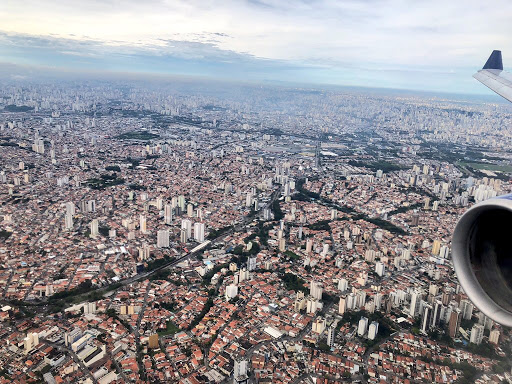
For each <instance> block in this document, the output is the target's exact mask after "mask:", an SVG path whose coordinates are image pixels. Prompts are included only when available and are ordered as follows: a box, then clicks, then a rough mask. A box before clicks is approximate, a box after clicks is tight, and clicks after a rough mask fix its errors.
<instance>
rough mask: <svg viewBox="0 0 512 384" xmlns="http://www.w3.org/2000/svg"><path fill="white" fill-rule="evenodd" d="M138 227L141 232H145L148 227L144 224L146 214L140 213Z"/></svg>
mask: <svg viewBox="0 0 512 384" xmlns="http://www.w3.org/2000/svg"><path fill="white" fill-rule="evenodd" d="M139 227H140V231H141V232H142V233H147V231H148V228H147V226H146V216H144V215H140V218H139Z"/></svg>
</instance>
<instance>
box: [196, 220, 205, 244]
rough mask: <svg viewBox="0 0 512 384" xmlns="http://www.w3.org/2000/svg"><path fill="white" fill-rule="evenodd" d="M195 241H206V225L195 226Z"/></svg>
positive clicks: (197, 224)
mask: <svg viewBox="0 0 512 384" xmlns="http://www.w3.org/2000/svg"><path fill="white" fill-rule="evenodd" d="M194 240H195V241H197V242H199V243H202V242H203V241H204V223H195V224H194Z"/></svg>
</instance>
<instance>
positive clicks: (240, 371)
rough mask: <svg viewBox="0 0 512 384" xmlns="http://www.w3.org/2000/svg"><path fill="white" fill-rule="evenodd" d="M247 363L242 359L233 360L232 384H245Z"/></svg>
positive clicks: (246, 380)
mask: <svg viewBox="0 0 512 384" xmlns="http://www.w3.org/2000/svg"><path fill="white" fill-rule="evenodd" d="M247 370H248V362H247V360H246V359H245V358H243V357H237V358H235V365H234V369H233V384H247V382H248V379H249V378H248V377H247Z"/></svg>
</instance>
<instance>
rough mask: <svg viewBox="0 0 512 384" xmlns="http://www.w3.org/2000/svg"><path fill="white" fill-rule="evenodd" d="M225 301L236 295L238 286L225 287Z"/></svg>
mask: <svg viewBox="0 0 512 384" xmlns="http://www.w3.org/2000/svg"><path fill="white" fill-rule="evenodd" d="M225 295H226V300H230V299H232V298H234V297H236V295H238V286H236V285H235V284H230V285H228V286H227V287H226V293H225Z"/></svg>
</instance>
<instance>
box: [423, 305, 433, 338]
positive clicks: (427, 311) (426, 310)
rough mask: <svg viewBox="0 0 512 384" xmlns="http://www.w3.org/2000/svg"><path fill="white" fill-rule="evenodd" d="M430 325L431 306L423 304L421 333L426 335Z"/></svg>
mask: <svg viewBox="0 0 512 384" xmlns="http://www.w3.org/2000/svg"><path fill="white" fill-rule="evenodd" d="M431 324H432V306H431V305H430V304H425V305H424V306H423V314H422V318H421V332H423V333H427V331H428V330H429V329H430V326H431Z"/></svg>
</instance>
